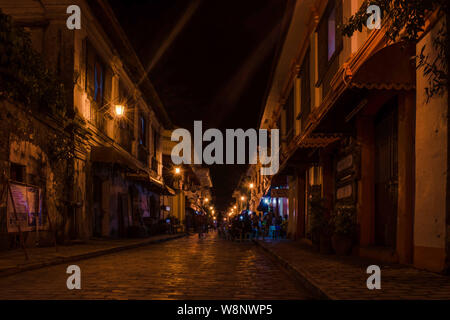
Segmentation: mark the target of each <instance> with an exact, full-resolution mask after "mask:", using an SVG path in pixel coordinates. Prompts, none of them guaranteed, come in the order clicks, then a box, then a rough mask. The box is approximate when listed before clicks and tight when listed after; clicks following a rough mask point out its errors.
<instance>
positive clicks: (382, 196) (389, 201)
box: [375, 97, 398, 248]
mask: <svg viewBox="0 0 450 320" xmlns="http://www.w3.org/2000/svg"><path fill="white" fill-rule="evenodd" d="M397 203H398V102H397V97H395V98H394V99H392V100H390V101H389V102H388V103H386V104H385V105H384V106H383V108H382V109H381V111H380V112H379V113H378V114H377V116H376V119H375V244H376V245H379V246H386V247H391V248H395V246H396V236H397Z"/></svg>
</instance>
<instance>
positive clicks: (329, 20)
mask: <svg viewBox="0 0 450 320" xmlns="http://www.w3.org/2000/svg"><path fill="white" fill-rule="evenodd" d="M340 24H342V0H330V1H329V2H328V6H327V8H326V9H325V13H324V14H323V16H322V19H321V20H320V22H319V25H318V27H317V33H318V59H319V61H318V66H319V81H318V83H317V84H316V85H317V86H319V85H320V84H321V82H322V80H323V78H324V76H325V74H326V72H327V71H328V69H329V67H330V64H331V63H333V60H335V59H334V58H335V57H336V56H337V55H338V54H339V52H340V51H341V49H342V33H341V31H340V28H339V25H340Z"/></svg>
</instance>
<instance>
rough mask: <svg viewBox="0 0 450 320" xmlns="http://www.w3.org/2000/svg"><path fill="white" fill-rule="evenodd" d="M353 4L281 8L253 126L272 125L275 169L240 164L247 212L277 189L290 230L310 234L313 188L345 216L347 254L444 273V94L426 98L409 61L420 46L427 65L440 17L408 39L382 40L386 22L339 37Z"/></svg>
mask: <svg viewBox="0 0 450 320" xmlns="http://www.w3.org/2000/svg"><path fill="white" fill-rule="evenodd" d="M362 5H363V1H358V0H352V1H345V0H344V1H342V0H338V1H336V0H329V1H327V0H317V1H316V0H306V1H294V3H293V4H292V10H288V11H289V12H288V14H287V16H286V18H285V29H284V37H283V41H282V42H281V43H280V46H279V50H278V56H277V61H276V64H275V67H274V70H273V76H272V78H271V80H270V81H271V85H270V87H269V89H268V91H267V94H266V99H265V101H266V103H265V106H264V110H263V115H262V117H261V122H260V128H261V129H273V128H278V129H280V130H281V136H282V139H281V151H280V164H281V166H280V171H279V173H278V174H277V175H275V176H273V177H271V178H270V183H269V184H268V183H267V180H266V179H267V178H266V177H261V176H259V170H258V166H257V165H255V166H253V168H251V169H249V172H248V176H249V177H250V179H251V180H252V181H254V182H255V183H257V184H259V185H261V187H258V188H256V190H257V192H254V194H253V198H254V200H253V203H254V204H253V207H255V205H256V204H257V203H261V202H262V201H263V200H264V199H265V198H270V191H271V190H284V191H282V192H280V191H276V192H275V193H276V194H278V195H279V196H280V197H282V198H284V199H285V200H283V203H284V205H285V206H287V207H288V215H289V234H290V237H292V238H295V239H312V238H313V235H312V232H311V219H310V216H309V215H310V212H311V210H310V209H311V208H310V200H311V199H312V198H313V197H314V196H316V195H317V196H318V197H320V198H321V199H322V201H323V205H324V207H325V209H326V210H325V211H326V213H325V215H326V216H327V217H330V216H331V215H333V214H336V212H338V211H339V209H341V208H347V209H348V208H350V209H351V210H353V211H354V213H355V221H356V235H355V239H354V242H355V247H354V248H353V253H354V254H357V255H360V256H366V257H371V258H376V259H379V260H383V261H389V262H399V263H404V264H411V265H414V266H416V267H418V268H423V269H428V270H432V271H438V272H445V271H448V265H449V262H450V260H449V259H450V258H449V257H450V256H449V246H450V242H449V239H450V238H449V235H450V234H449V231H450V228H449V227H450V220H449V217H450V215H449V211H448V205H449V198H448V191H449V187H448V169H449V158H448V147H449V141H448V133H449V131H448V116H447V115H448V110H449V104H448V90H447V89H444V90H442V91H441V92H440V93H439V94H436V95H434V96H432V97H429V96H427V90H426V88H427V87H428V86H429V83H430V82H429V78H428V77H427V76H426V75H425V74H424V70H423V68H417V66H418V64H419V58H418V57H420V55H421V53H424V54H425V55H428V56H429V57H431V59H432V61H433V56H434V55H436V51H435V50H434V49H433V43H435V39H436V38H437V37H439V35H440V34H441V32H440V30H442V29H443V28H446V25H445V21H446V17H445V14H442V12H439V10H438V9H437V10H436V11H433V12H428V13H427V14H426V16H425V20H426V24H425V30H424V31H423V32H422V33H420V34H419V36H418V39H417V41H416V42H414V43H410V42H401V41H397V42H394V41H390V40H388V38H387V37H386V32H387V29H386V28H387V27H386V25H388V24H386V23H382V27H381V29H372V30H371V29H369V28H366V27H363V28H362V31H357V32H355V33H353V35H352V36H350V37H346V36H343V34H342V29H341V28H340V26H341V25H342V23H343V22H346V21H348V19H349V18H350V17H351V16H352V15H354V14H355V13H357V12H358V10H360V8H361V6H362ZM424 45H425V48H426V49H425V50H424V51H422V48H423V47H424ZM416 57H417V58H416ZM415 58H416V59H415ZM436 63H437V64H439V62H436ZM438 67H439V66H438ZM256 190H255V191H256ZM276 199H277V200H273V199H270V200H269V201H274V202H273V204H274V205H276V206H278V207H279V204H278V202H279V201H280V200H279V199H278V198H276ZM278 211H279V209H276V210H275V212H278Z"/></svg>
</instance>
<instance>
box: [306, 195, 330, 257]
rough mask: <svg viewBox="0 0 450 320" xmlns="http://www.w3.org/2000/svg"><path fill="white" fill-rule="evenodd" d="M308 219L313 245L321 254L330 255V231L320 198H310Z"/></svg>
mask: <svg viewBox="0 0 450 320" xmlns="http://www.w3.org/2000/svg"><path fill="white" fill-rule="evenodd" d="M309 218H310V221H311V238H312V242H313V244H314V245H315V246H316V248H318V249H319V251H320V252H321V253H325V254H329V253H331V232H330V231H331V230H330V226H329V223H328V219H327V216H326V207H325V206H324V199H323V198H322V197H319V196H311V197H310V199H309Z"/></svg>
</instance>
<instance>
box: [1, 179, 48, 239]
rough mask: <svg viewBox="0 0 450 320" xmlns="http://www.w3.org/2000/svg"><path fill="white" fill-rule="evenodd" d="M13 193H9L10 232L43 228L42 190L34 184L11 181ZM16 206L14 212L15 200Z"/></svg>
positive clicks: (8, 226)
mask: <svg viewBox="0 0 450 320" xmlns="http://www.w3.org/2000/svg"><path fill="white" fill-rule="evenodd" d="M10 186H11V194H8V205H7V207H8V210H7V228H8V232H10V233H11V232H19V225H20V229H21V231H33V230H36V228H38V230H41V229H43V227H44V221H43V217H42V190H41V189H40V188H38V187H34V186H26V185H21V184H16V183H10ZM11 196H12V198H13V199H14V205H15V208H16V214H14V207H13V202H12V200H11Z"/></svg>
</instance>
